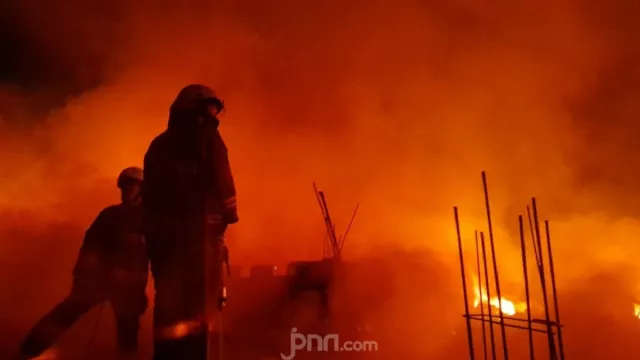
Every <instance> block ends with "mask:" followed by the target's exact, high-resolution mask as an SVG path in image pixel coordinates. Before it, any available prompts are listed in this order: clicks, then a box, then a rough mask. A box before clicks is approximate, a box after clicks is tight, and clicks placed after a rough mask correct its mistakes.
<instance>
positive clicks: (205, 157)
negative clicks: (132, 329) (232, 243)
mask: <svg viewBox="0 0 640 360" xmlns="http://www.w3.org/2000/svg"><path fill="white" fill-rule="evenodd" d="M223 107H224V105H223V102H222V101H221V100H220V99H219V98H218V97H216V95H215V93H214V92H213V90H211V89H210V88H209V87H207V86H204V85H198V84H194V85H189V86H187V87H185V88H183V89H182V90H181V91H180V93H179V94H178V96H177V98H176V99H175V101H174V102H173V104H172V105H171V108H170V114H169V124H168V128H167V130H166V131H164V132H163V133H162V134H160V135H159V136H157V137H156V138H155V139H154V140H153V141H152V142H151V145H150V146H149V149H148V150H147V153H146V155H145V158H144V176H145V183H144V187H143V192H142V199H143V204H144V216H145V223H146V227H147V244H148V251H149V259H150V262H151V271H152V275H153V278H154V283H155V290H156V293H155V306H154V357H153V359H154V360H175V359H180V360H205V359H207V353H208V347H209V343H208V332H209V331H210V325H209V324H210V323H211V321H210V319H211V318H210V313H211V312H210V311H208V309H209V308H208V306H210V304H215V303H216V302H218V301H219V296H220V294H221V293H222V269H223V266H222V265H223V257H224V253H225V251H224V250H225V248H224V233H225V231H226V229H227V225H229V224H234V223H236V222H238V215H237V210H236V190H235V185H234V181H233V177H232V175H231V169H230V166H229V160H228V157H227V147H226V146H225V143H224V141H223V140H222V137H221V135H220V132H219V131H218V125H219V121H218V114H219V113H220V112H221V111H222V110H223Z"/></svg>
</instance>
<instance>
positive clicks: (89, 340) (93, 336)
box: [83, 303, 106, 360]
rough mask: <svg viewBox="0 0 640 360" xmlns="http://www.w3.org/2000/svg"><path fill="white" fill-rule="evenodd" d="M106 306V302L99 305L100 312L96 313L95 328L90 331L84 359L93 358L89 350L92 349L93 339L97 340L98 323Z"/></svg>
mask: <svg viewBox="0 0 640 360" xmlns="http://www.w3.org/2000/svg"><path fill="white" fill-rule="evenodd" d="M105 306H106V304H105V303H102V304H100V305H98V313H97V314H96V320H95V321H94V322H93V329H92V330H91V332H90V333H89V338H88V339H87V347H86V348H85V350H84V356H83V359H85V360H89V359H91V358H92V356H90V355H92V354H91V353H90V352H89V350H91V346H92V345H93V341H94V340H95V337H96V334H97V333H98V325H99V324H100V317H101V315H102V309H104V308H105Z"/></svg>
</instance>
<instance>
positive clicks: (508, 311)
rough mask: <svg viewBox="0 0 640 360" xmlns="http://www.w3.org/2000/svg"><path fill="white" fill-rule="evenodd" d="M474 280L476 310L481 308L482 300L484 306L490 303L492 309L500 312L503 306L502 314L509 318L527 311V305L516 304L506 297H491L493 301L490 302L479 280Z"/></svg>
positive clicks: (474, 305) (474, 304)
mask: <svg viewBox="0 0 640 360" xmlns="http://www.w3.org/2000/svg"><path fill="white" fill-rule="evenodd" d="M473 280H474V281H473V282H474V287H473V290H474V292H475V298H474V300H473V307H474V308H477V307H478V306H480V300H482V303H483V304H486V303H489V305H491V307H493V308H494V309H496V310H500V307H501V305H502V313H503V314H505V315H508V316H513V315H515V314H516V313H518V312H523V311H525V310H527V304H525V303H523V302H520V303H518V304H515V303H514V302H513V301H510V300H507V299H505V298H504V296H503V297H502V298H501V299H498V297H497V296H493V297H491V300H489V298H488V296H487V292H486V290H485V289H484V288H483V287H481V286H479V285H478V279H477V278H476V277H474V278H473ZM501 303H502V304H501Z"/></svg>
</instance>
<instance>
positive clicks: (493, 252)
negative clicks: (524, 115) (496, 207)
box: [482, 171, 509, 360]
mask: <svg viewBox="0 0 640 360" xmlns="http://www.w3.org/2000/svg"><path fill="white" fill-rule="evenodd" d="M482 187H483V189H484V200H485V205H486V208H487V222H488V224H489V243H490V245H491V258H492V263H493V274H494V277H495V282H496V293H497V294H498V308H499V309H498V310H499V311H498V314H499V316H500V322H501V323H502V324H503V325H502V326H500V331H501V333H502V351H503V353H504V360H509V347H508V346H507V331H506V328H505V327H504V313H503V312H502V293H501V292H500V278H499V276H498V261H497V260H496V249H495V244H494V241H493V226H492V224H491V208H490V206H489V190H488V187H487V174H486V173H485V172H484V171H483V172H482Z"/></svg>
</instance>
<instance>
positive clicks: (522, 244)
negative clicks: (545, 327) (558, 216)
mask: <svg viewBox="0 0 640 360" xmlns="http://www.w3.org/2000/svg"><path fill="white" fill-rule="evenodd" d="M518 227H519V230H520V247H521V248H522V271H523V273H524V291H525V297H526V300H527V323H528V328H529V358H530V359H531V360H534V359H535V353H534V350H533V323H532V322H531V297H530V295H529V271H528V270H527V250H526V243H525V241H524V224H523V221H522V215H519V216H518Z"/></svg>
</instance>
